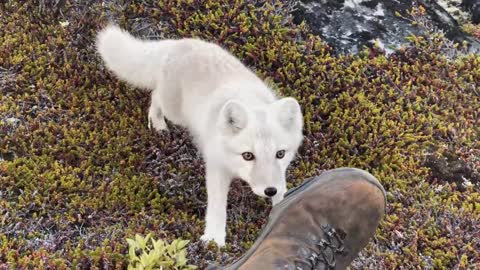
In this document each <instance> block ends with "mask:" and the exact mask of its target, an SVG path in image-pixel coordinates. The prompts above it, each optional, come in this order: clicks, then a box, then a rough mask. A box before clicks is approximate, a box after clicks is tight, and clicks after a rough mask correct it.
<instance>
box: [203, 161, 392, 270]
mask: <svg viewBox="0 0 480 270" xmlns="http://www.w3.org/2000/svg"><path fill="white" fill-rule="evenodd" d="M385 204H386V197H385V190H384V189H383V187H382V185H381V184H380V183H379V182H378V180H377V179H375V177H373V176H372V175H371V174H369V173H368V172H366V171H363V170H359V169H353V168H339V169H334V170H330V171H326V172H324V173H322V174H321V175H320V176H317V177H313V178H310V179H308V180H307V181H305V183H303V184H302V185H300V186H298V187H297V188H295V189H292V190H290V191H288V192H287V193H286V195H285V198H284V199H283V200H282V201H281V202H280V203H279V204H277V205H275V206H274V207H273V209H272V211H271V213H270V216H269V220H268V223H267V225H266V227H265V228H264V229H263V230H262V233H261V234H260V236H259V237H258V239H257V241H256V242H255V243H254V244H253V246H252V247H251V248H250V249H249V250H248V251H247V252H246V253H245V255H243V256H242V257H241V258H240V259H238V260H237V261H236V262H234V263H233V264H231V265H229V266H226V267H221V268H217V269H226V270H232V269H241V270H243V269H245V270H247V269H248V270H269V269H292V270H298V269H345V268H347V266H349V265H350V263H351V262H352V261H353V259H355V257H356V256H357V254H358V253H359V252H360V251H361V250H362V249H363V248H364V247H365V246H366V245H367V243H368V241H369V239H370V238H371V237H372V236H373V235H374V233H375V230H376V228H377V227H378V224H379V222H380V220H381V219H382V217H383V215H384V213H385ZM208 269H215V268H208Z"/></svg>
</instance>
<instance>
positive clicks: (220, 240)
mask: <svg viewBox="0 0 480 270" xmlns="http://www.w3.org/2000/svg"><path fill="white" fill-rule="evenodd" d="M200 240H202V241H203V242H205V243H208V242H210V241H214V242H215V243H216V244H217V246H218V247H223V246H225V237H218V236H217V237H216V236H211V235H208V234H204V235H202V237H200Z"/></svg>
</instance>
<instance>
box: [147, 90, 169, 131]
mask: <svg viewBox="0 0 480 270" xmlns="http://www.w3.org/2000/svg"><path fill="white" fill-rule="evenodd" d="M152 127H153V128H154V129H155V130H156V131H157V132H161V131H162V130H168V127H167V123H166V122H165V116H164V114H163V111H162V108H161V106H160V95H159V93H158V90H154V91H152V99H151V102H150V108H149V109H148V128H149V129H152Z"/></svg>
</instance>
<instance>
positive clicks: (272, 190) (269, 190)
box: [264, 187, 277, 197]
mask: <svg viewBox="0 0 480 270" xmlns="http://www.w3.org/2000/svg"><path fill="white" fill-rule="evenodd" d="M264 192H265V195H267V196H268V197H273V196H275V194H277V189H276V188H274V187H268V188H266V189H265V191H264Z"/></svg>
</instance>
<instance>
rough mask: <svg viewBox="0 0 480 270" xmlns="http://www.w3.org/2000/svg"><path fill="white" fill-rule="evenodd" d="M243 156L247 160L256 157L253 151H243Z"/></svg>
mask: <svg viewBox="0 0 480 270" xmlns="http://www.w3.org/2000/svg"><path fill="white" fill-rule="evenodd" d="M242 157H243V159H245V160H247V161H250V160H253V159H254V158H255V156H254V155H253V153H252V152H243V153H242Z"/></svg>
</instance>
